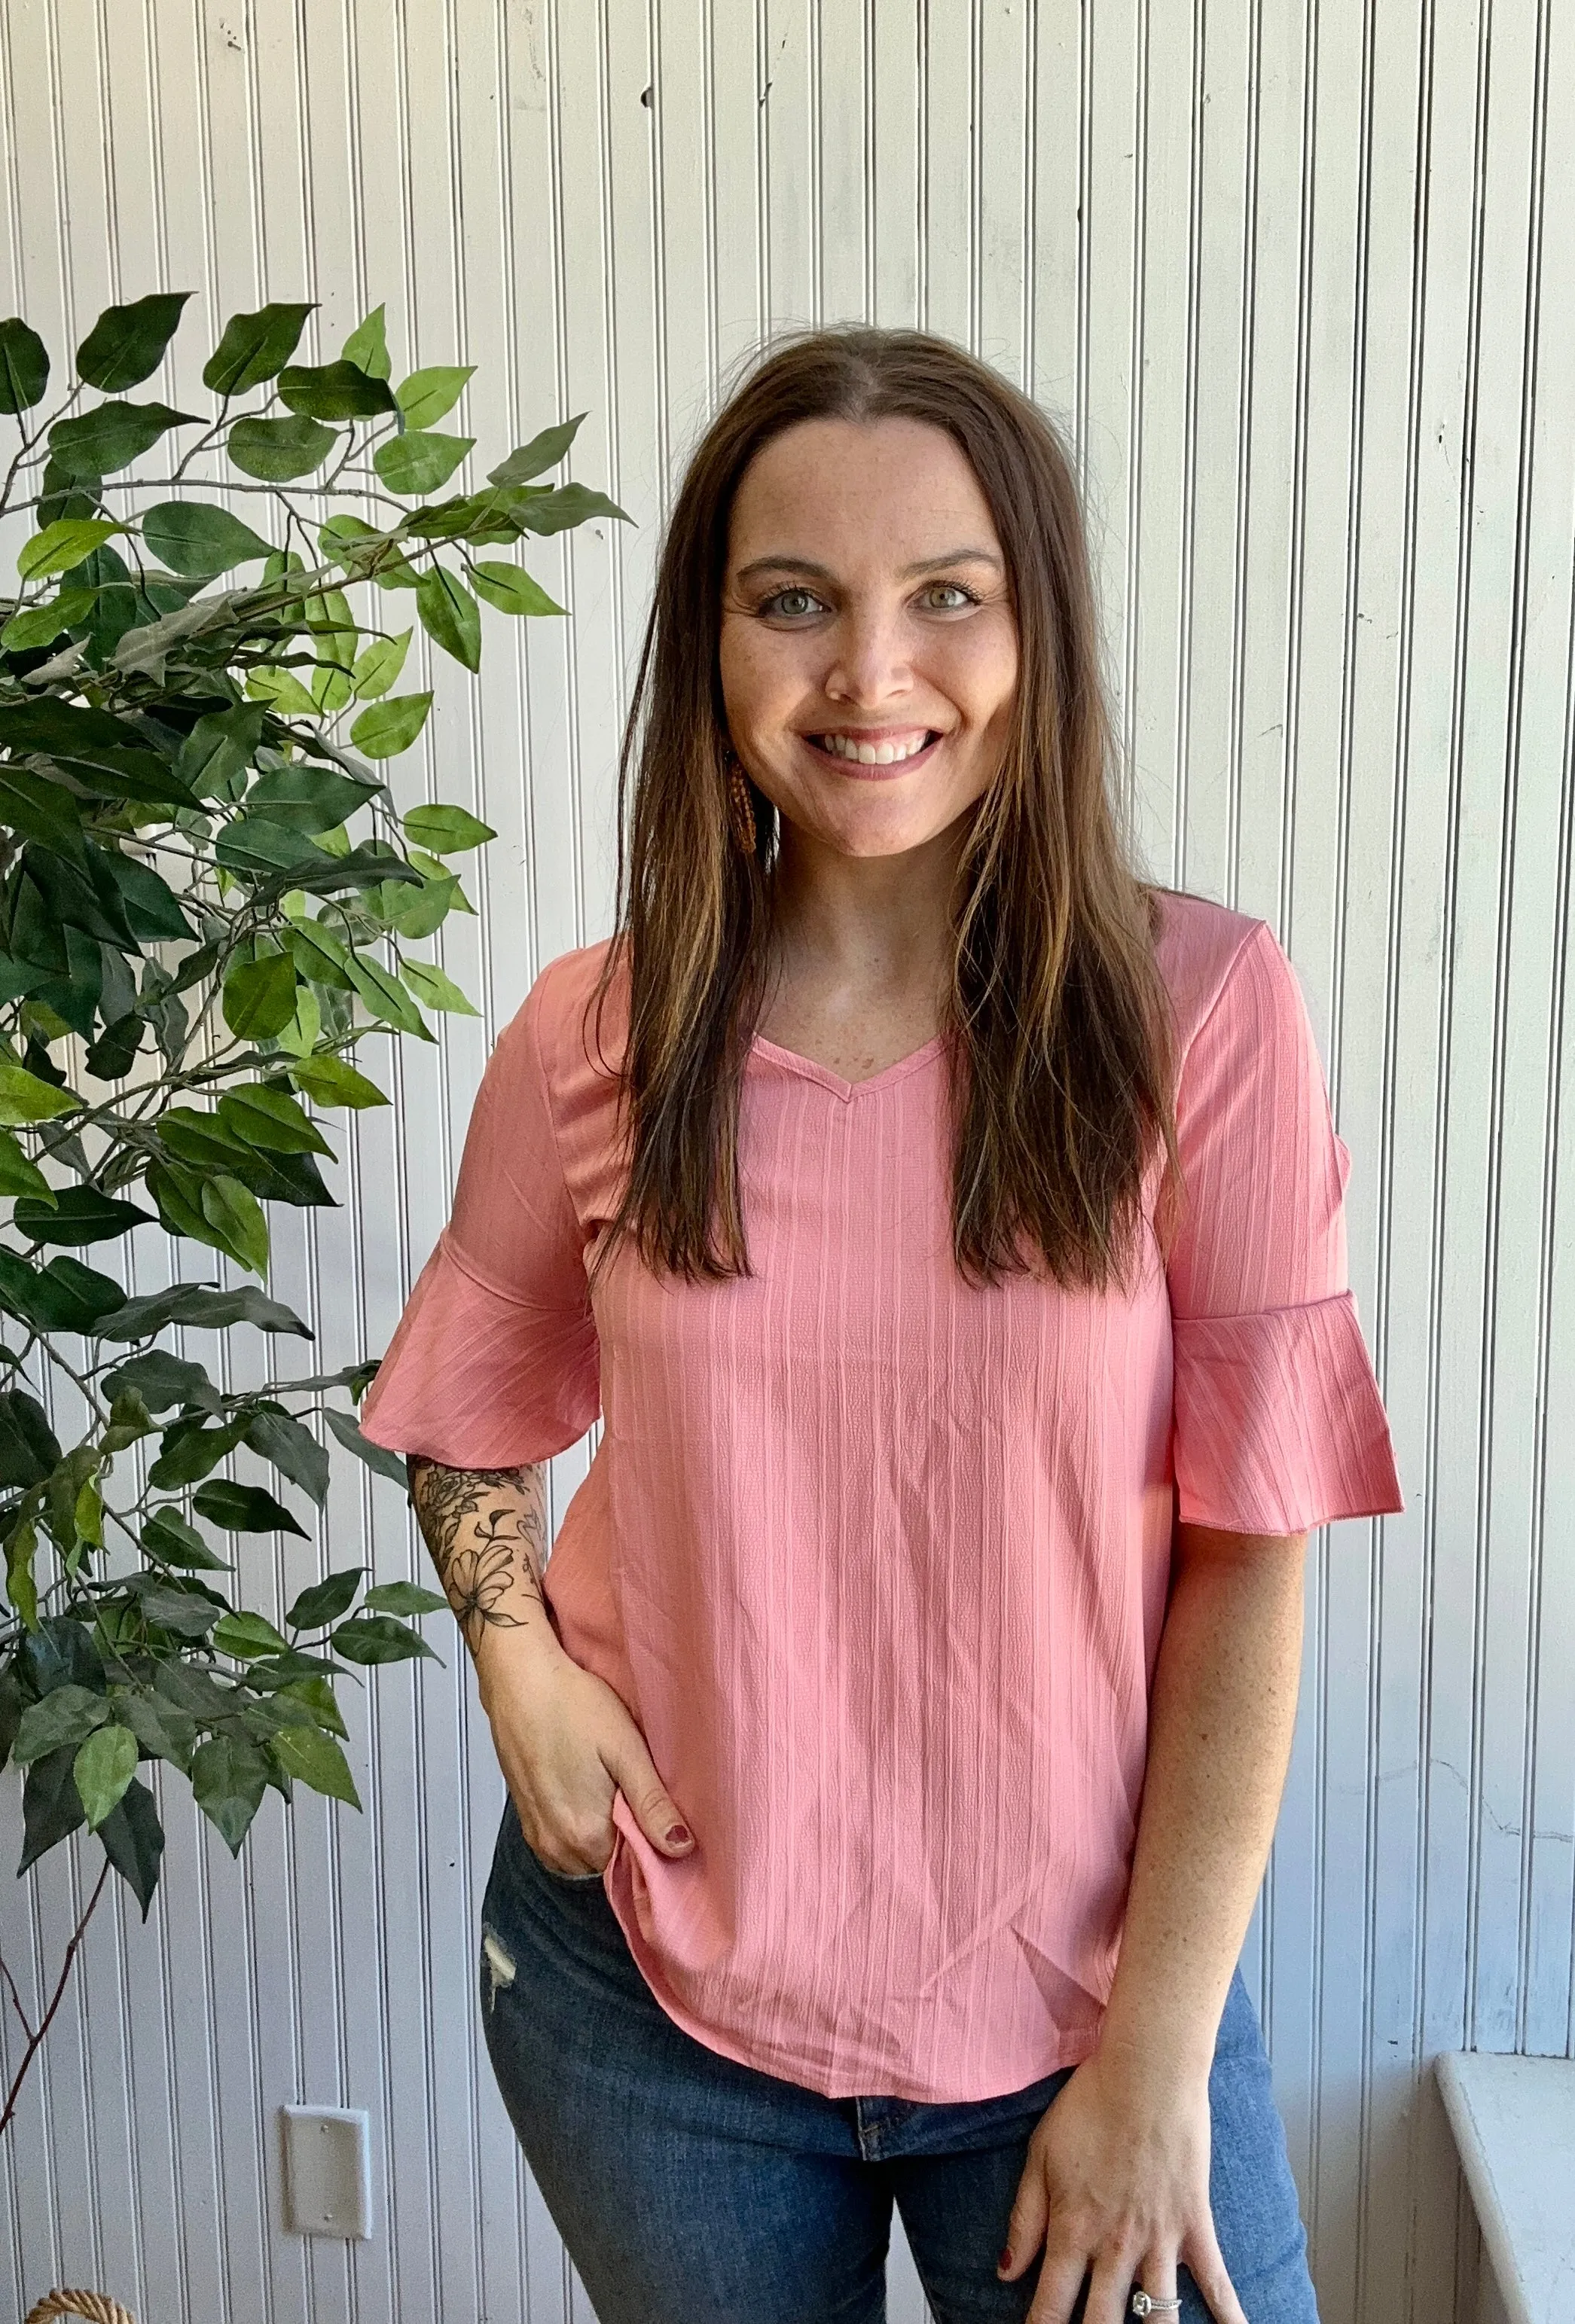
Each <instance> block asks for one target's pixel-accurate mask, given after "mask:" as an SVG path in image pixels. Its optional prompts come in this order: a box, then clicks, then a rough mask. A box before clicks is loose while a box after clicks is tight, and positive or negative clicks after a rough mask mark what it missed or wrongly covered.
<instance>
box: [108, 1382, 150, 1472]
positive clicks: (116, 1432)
mask: <svg viewBox="0 0 1575 2324" xmlns="http://www.w3.org/2000/svg"><path fill="white" fill-rule="evenodd" d="M154 1425H155V1423H154V1420H153V1415H152V1413H151V1412H150V1411H149V1410H148V1408H147V1406H146V1405H145V1404H144V1402H143V1400H142V1398H141V1397H140V1396H135V1395H131V1396H117V1397H116V1399H115V1401H114V1403H113V1404H112V1405H111V1406H110V1407H109V1425H108V1427H107V1429H106V1430H105V1432H104V1434H103V1435H102V1436H101V1437H100V1438H99V1440H98V1450H99V1451H100V1452H102V1453H103V1454H104V1457H105V1459H106V1460H110V1459H112V1458H113V1457H114V1455H115V1454H116V1452H125V1450H126V1448H127V1446H128V1445H132V1444H139V1443H141V1442H142V1440H143V1438H144V1436H151V1435H152V1434H153V1428H154Z"/></svg>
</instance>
